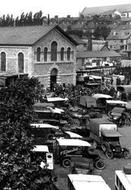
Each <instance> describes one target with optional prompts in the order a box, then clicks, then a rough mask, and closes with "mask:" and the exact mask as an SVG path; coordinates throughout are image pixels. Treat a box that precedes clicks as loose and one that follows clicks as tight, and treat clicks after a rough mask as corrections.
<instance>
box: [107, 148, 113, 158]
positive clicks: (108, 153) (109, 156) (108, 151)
mask: <svg viewBox="0 0 131 190" xmlns="http://www.w3.org/2000/svg"><path fill="white" fill-rule="evenodd" d="M105 155H106V157H107V158H110V159H112V158H113V152H112V151H111V150H107V151H106V152H105Z"/></svg>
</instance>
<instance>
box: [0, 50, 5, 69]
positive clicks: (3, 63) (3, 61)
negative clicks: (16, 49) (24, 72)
mask: <svg viewBox="0 0 131 190" xmlns="http://www.w3.org/2000/svg"><path fill="white" fill-rule="evenodd" d="M1 71H6V54H5V52H1Z"/></svg>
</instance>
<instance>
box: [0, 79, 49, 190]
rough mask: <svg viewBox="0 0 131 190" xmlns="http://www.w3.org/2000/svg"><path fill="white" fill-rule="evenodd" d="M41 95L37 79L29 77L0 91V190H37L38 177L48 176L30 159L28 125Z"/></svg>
mask: <svg viewBox="0 0 131 190" xmlns="http://www.w3.org/2000/svg"><path fill="white" fill-rule="evenodd" d="M42 92H43V90H42V86H41V84H40V83H39V81H38V79H36V78H30V79H29V78H28V77H24V78H18V79H17V80H16V82H15V83H14V84H11V85H10V86H9V87H8V88H3V89H1V91H0V97H1V103H0V189H4V188H8V189H11V190H14V189H17V190H25V189H26V190H36V189H37V190H38V189H39V188H38V187H39V186H40V184H41V175H43V176H46V174H47V171H46V170H44V171H42V169H41V168H40V166H39V165H40V161H38V162H37V161H32V159H31V150H32V149H33V147H34V138H33V137H32V135H31V127H30V122H31V121H32V120H33V104H34V103H35V101H36V100H39V99H40V98H41V95H42ZM48 175H49V174H48ZM42 183H45V184H47V181H43V182H42ZM48 183H49V182H48ZM43 189H44V188H43Z"/></svg>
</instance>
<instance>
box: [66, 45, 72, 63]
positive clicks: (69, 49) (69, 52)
mask: <svg viewBox="0 0 131 190" xmlns="http://www.w3.org/2000/svg"><path fill="white" fill-rule="evenodd" d="M70 55H71V48H70V47H68V48H67V60H68V61H69V60H70Z"/></svg>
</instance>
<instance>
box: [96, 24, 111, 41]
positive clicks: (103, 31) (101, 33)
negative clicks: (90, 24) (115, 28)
mask: <svg viewBox="0 0 131 190" xmlns="http://www.w3.org/2000/svg"><path fill="white" fill-rule="evenodd" d="M110 31H111V29H110V28H109V27H107V26H106V25H100V26H97V27H96V29H95V31H94V33H93V35H94V37H95V38H96V39H99V38H100V37H102V38H104V40H106V38H107V36H108V35H109V33H110Z"/></svg>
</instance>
